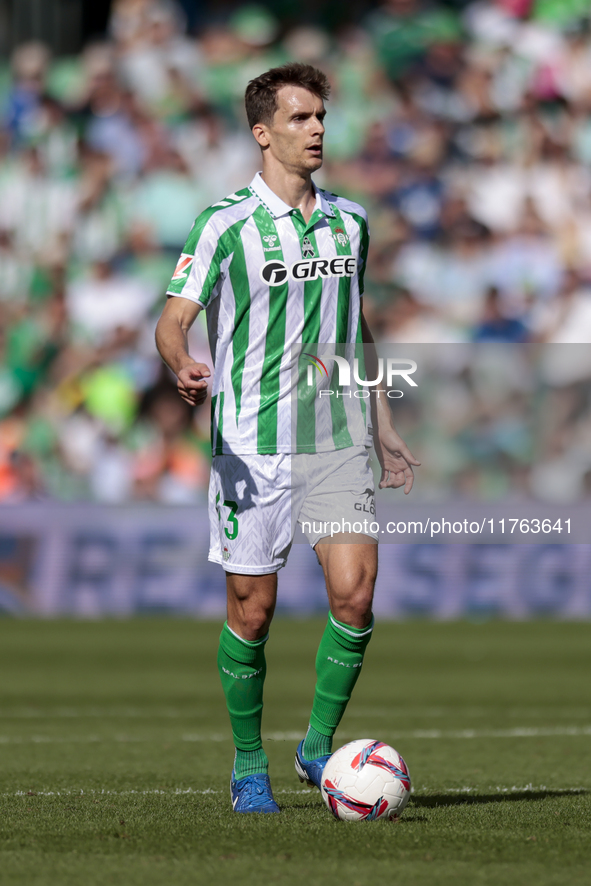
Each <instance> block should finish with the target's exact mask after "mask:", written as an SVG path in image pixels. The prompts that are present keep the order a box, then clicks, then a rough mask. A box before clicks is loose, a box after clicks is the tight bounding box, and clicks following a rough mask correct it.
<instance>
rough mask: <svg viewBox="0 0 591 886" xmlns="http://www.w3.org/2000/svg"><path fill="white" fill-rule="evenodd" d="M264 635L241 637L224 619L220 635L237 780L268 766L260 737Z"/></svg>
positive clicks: (265, 770)
mask: <svg viewBox="0 0 591 886" xmlns="http://www.w3.org/2000/svg"><path fill="white" fill-rule="evenodd" d="M267 637H268V635H267ZM267 637H263V638H262V639H261V640H252V641H251V640H243V639H242V637H239V636H238V634H235V633H234V631H232V630H231V628H229V627H228V623H227V622H225V623H224V627H223V628H222V633H221V634H220V645H219V650H218V670H219V672H220V679H221V681H222V689H223V690H224V695H225V696H226V705H227V707H228V713H229V714H230V723H231V725H232V735H233V737H234V745H235V746H236V757H235V760H234V770H235V774H236V779H240V778H244V777H245V776H246V775H256V774H257V773H259V772H267V769H268V768H269V761H268V759H267V755H266V754H265V752H264V750H263V742H262V740H261V718H262V714H263V685H264V682H265V674H266V672H267V666H266V663H265V643H266V642H267Z"/></svg>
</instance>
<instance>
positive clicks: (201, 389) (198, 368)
mask: <svg viewBox="0 0 591 886" xmlns="http://www.w3.org/2000/svg"><path fill="white" fill-rule="evenodd" d="M210 375H211V372H210V370H209V367H208V366H206V365H205V363H190V364H189V365H188V366H185V367H184V368H183V369H181V371H180V372H179V374H178V376H177V379H178V381H177V389H178V392H179V394H180V395H181V397H182V398H183V400H184V401H185V402H186V403H189V405H190V406H199V404H200V403H203V402H204V400H206V399H207V379H208V378H209V377H210Z"/></svg>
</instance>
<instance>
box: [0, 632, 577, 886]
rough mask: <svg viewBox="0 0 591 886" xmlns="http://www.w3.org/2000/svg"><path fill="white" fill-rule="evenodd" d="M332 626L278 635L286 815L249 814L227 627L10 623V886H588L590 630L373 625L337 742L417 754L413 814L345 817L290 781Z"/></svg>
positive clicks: (5, 874) (5, 679)
mask: <svg viewBox="0 0 591 886" xmlns="http://www.w3.org/2000/svg"><path fill="white" fill-rule="evenodd" d="M321 631H322V622H321V621H319V620H310V621H285V620H283V621H280V620H278V621H277V622H275V624H274V626H273V629H272V634H271V640H270V641H269V644H268V647H267V652H268V655H267V659H268V677H267V691H266V709H265V720H264V736H265V747H266V749H267V751H268V754H269V758H270V761H271V776H272V780H273V786H274V789H275V792H276V798H277V800H278V802H279V803H280V805H281V807H282V814H281V815H280V816H237V815H234V814H233V813H232V812H231V807H230V802H229V792H228V782H229V774H230V770H231V766H232V746H231V742H230V740H229V739H230V732H229V725H228V723H227V720H226V715H225V709H224V706H223V700H222V696H221V690H220V687H219V683H218V676H217V671H216V668H215V656H216V648H217V636H218V633H219V626H218V625H212V624H208V623H200V622H190V621H174V620H169V621H166V620H158V621H150V620H145V621H139V620H135V621H126V622H115V621H109V622H96V623H92V622H63V621H62V622H37V621H9V620H5V621H0V670H1V680H0V753H1V759H2V766H1V767H0V779H1V781H0V804H1V816H0V883H2V884H5V883H6V884H12V883H19V884H20V883H22V884H27V886H37V884H59V886H70V884H72V886H73V884H76V886H79V884H84V886H95V884H97V886H98V884H101V886H102V884H120V886H135V884H138V886H139V884H142V886H152V884H174V886H184V884H187V886H188V884H196V883H197V884H202V883H203V884H206V883H207V884H218V883H219V884H222V883H223V884H227V883H236V884H255V883H256V884H266V883H271V884H297V886H302V884H305V886H316V884H318V886H320V884H322V886H343V884H345V886H354V884H363V886H365V884H369V883H376V882H378V881H381V882H386V883H388V884H391V883H395V884H398V883H400V884H404V886H407V884H408V886H413V884H421V886H422V884H434V886H447V884H453V886H460V884H461V886H463V884H466V886H473V884H490V886H499V884H515V886H517V884H519V886H523V884H526V886H528V884H529V883H532V884H535V886H550V884H556V886H558V884H560V886H564V884H569V886H570V884H579V883H580V884H589V883H591V848H590V846H591V840H590V836H589V835H590V827H591V815H590V812H591V801H590V798H591V753H590V751H591V676H590V675H591V625H589V624H573V623H549V622H533V623H525V624H518V623H507V624H503V623H486V624H478V625H476V624H467V623H460V624H432V623H428V622H424V623H423V622H411V623H401V624H391V623H384V624H379V625H378V627H377V630H376V632H375V637H374V639H373V641H372V644H371V645H370V647H369V650H368V656H367V661H366V664H365V666H364V669H363V672H362V674H361V676H360V679H359V683H358V685H357V688H356V691H355V696H354V699H353V702H352V703H351V705H350V708H349V711H348V712H347V715H346V717H345V719H344V721H343V723H342V726H341V729H340V731H339V733H338V735H337V742H338V743H344V741H346V740H349V739H351V738H361V737H370V738H379V739H383V740H385V741H387V742H389V743H390V744H393V745H394V746H395V747H396V748H397V749H398V750H399V751H400V752H401V753H402V754H403V755H404V757H405V759H406V760H407V762H408V764H409V768H410V772H411V775H412V778H413V785H414V793H413V798H412V800H411V802H410V804H409V806H408V807H407V810H406V812H405V813H404V816H403V818H402V820H401V821H400V822H399V823H396V824H394V823H389V822H372V823H358V824H345V823H340V822H336V821H334V820H333V819H332V818H331V817H330V815H329V813H328V811H327V809H326V808H325V807H324V805H323V803H322V801H321V798H320V795H319V794H318V792H317V791H314V792H311V791H303V790H302V786H301V785H300V783H299V781H298V780H297V778H296V776H295V774H294V771H293V754H294V750H295V745H296V742H297V737H299V736H300V735H302V734H303V731H304V729H305V726H306V723H307V717H308V714H309V706H310V702H311V696H312V691H313V684H314V670H313V668H314V655H315V649H316V645H317V643H318V639H319V636H320V633H321Z"/></svg>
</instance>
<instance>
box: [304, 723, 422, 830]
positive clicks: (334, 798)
mask: <svg viewBox="0 0 591 886" xmlns="http://www.w3.org/2000/svg"><path fill="white" fill-rule="evenodd" d="M321 791H322V796H323V798H324V802H325V803H326V805H327V806H328V808H329V809H330V811H331V812H332V814H333V815H334V816H335V818H340V819H341V820H342V821H376V820H377V819H378V818H389V819H391V820H396V819H397V818H398V817H399V816H400V813H401V812H402V810H403V809H404V807H405V806H406V804H407V803H408V800H409V797H410V775H409V773H408V767H407V765H406V763H405V762H404V760H403V759H402V757H401V756H400V754H399V753H398V751H395V750H394V748H391V747H390V745H387V744H384V742H383V741H375V740H374V739H371V738H358V739H357V740H356V741H350V742H349V743H348V744H346V745H343V747H342V748H339V750H338V751H335V752H334V754H333V755H332V757H331V758H330V760H329V761H328V763H327V764H326V766H325V767H324V772H323V774H322V785H321Z"/></svg>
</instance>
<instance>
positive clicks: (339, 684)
mask: <svg viewBox="0 0 591 886" xmlns="http://www.w3.org/2000/svg"><path fill="white" fill-rule="evenodd" d="M372 631H373V618H372V620H371V624H370V625H369V627H367V628H353V627H351V626H350V625H345V624H342V623H341V622H340V621H337V620H336V618H334V616H333V615H332V613H330V612H329V613H328V622H327V625H326V628H325V630H324V634H323V635H322V639H321V641H320V646H319V647H318V654H317V656H316V691H315V693H314V704H313V705H312V714H311V715H310V727H309V729H308V732H307V734H306V738H305V741H304V747H303V754H304V757H305V758H306V759H307V760H314V759H316V757H321V756H323V755H324V754H330V752H331V750H332V737H333V735H334V733H335V730H336V728H337V726H338V725H339V723H340V721H341V717H342V716H343V714H344V713H345V708H346V707H347V704H348V702H349V699H350V698H351V693H352V692H353V687H354V686H355V683H356V682H357V678H358V676H359V672H360V671H361V665H362V663H363V656H364V653H365V649H366V647H367V644H368V643H369V641H370V640H371V633H372Z"/></svg>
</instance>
